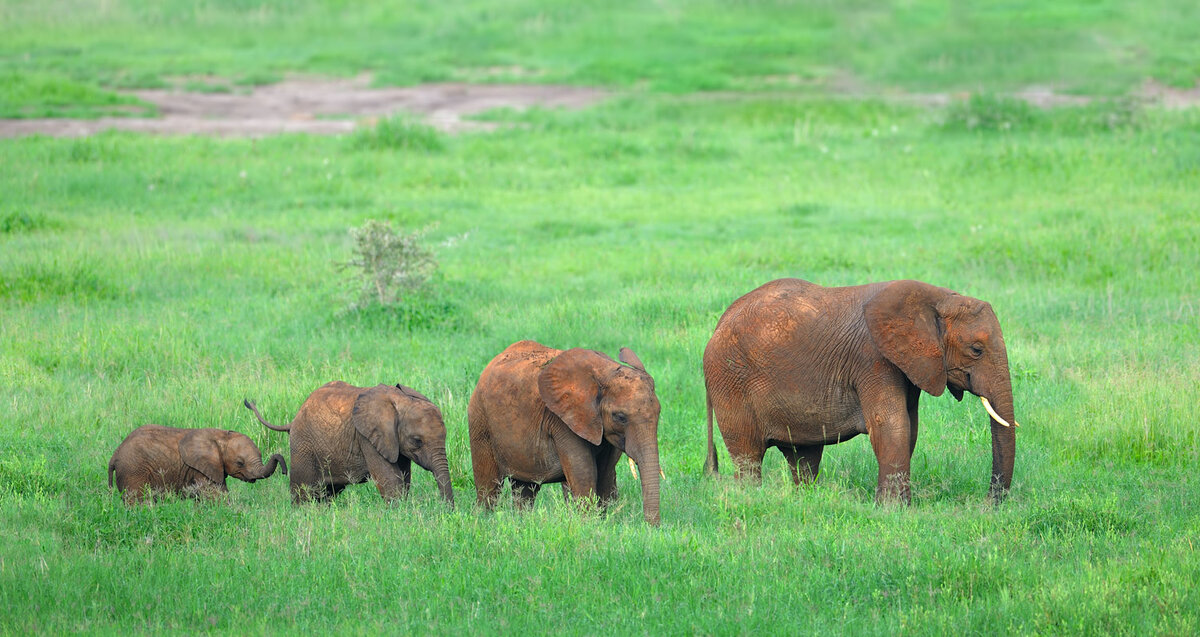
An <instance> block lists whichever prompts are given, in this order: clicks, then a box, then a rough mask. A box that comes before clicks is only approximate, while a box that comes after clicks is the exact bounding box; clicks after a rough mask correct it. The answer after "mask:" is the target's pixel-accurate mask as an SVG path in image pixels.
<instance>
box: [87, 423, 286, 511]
mask: <svg viewBox="0 0 1200 637" xmlns="http://www.w3.org/2000/svg"><path fill="white" fill-rule="evenodd" d="M276 465H279V467H280V469H281V470H282V471H283V475H287V472H288V470H287V463H286V462H284V460H283V456H281V455H279V454H275V455H273V456H271V459H270V462H268V463H267V464H266V465H264V464H263V462H262V452H260V451H259V450H258V446H257V445H255V444H254V442H253V441H252V440H250V438H249V436H246V435H245V434H241V433H238V432H236V431H226V430H224V429H178V428H176V427H164V426H162V425H142V426H141V427H138V428H137V429H134V430H133V431H132V432H130V434H129V435H128V436H126V437H125V440H124V441H122V442H121V444H120V446H118V447H117V450H116V451H115V452H113V456H112V459H111V460H109V461H108V486H109V487H112V486H113V483H114V481H113V479H114V477H115V478H116V487H117V489H118V490H120V491H121V492H123V493H124V494H125V502H126V503H128V504H132V503H134V502H138V501H141V500H142V498H144V497H146V496H148V495H153V494H154V493H161V492H165V491H172V492H175V493H180V494H183V495H188V496H196V495H198V494H199V493H200V492H202V491H211V490H216V491H220V492H224V491H228V488H226V486H225V477H226V476H233V477H235V478H237V479H239V480H244V481H246V482H254V481H255V480H259V479H262V478H269V477H271V475H272V474H274V473H275V466H276ZM147 487H149V489H147Z"/></svg>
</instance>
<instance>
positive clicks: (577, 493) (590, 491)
mask: <svg viewBox="0 0 1200 637" xmlns="http://www.w3.org/2000/svg"><path fill="white" fill-rule="evenodd" d="M554 444H555V447H556V448H557V449H558V459H559V462H560V463H561V464H562V469H563V477H564V478H565V479H566V481H567V487H568V488H569V489H570V490H571V496H572V497H574V498H575V499H577V500H582V499H585V498H591V497H594V496H595V495H596V473H597V467H596V458H595V456H593V455H592V449H594V448H595V447H592V446H591V444H590V443H589V442H587V441H586V440H584V439H583V438H580V437H579V436H577V435H575V434H574V433H573V432H571V431H570V430H568V429H567V427H566V425H562V431H561V432H559V435H557V436H554Z"/></svg>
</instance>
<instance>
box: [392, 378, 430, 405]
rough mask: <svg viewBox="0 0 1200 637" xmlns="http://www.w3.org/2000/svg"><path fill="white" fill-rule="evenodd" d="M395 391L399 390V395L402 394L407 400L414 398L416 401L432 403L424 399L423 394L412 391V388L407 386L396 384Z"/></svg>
mask: <svg viewBox="0 0 1200 637" xmlns="http://www.w3.org/2000/svg"><path fill="white" fill-rule="evenodd" d="M396 389H399V390H400V393H401V394H404V395H405V396H408V397H409V398H416V399H418V400H423V401H425V402H427V403H432V402H433V401H432V400H429V399H428V398H426V397H425V394H422V393H421V392H419V391H417V390H415V389H413V388H412V387H409V386H408V385H401V384H400V383H396Z"/></svg>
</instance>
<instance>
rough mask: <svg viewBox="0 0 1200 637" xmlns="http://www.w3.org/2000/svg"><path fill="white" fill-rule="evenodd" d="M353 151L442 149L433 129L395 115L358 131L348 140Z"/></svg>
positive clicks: (438, 137) (438, 135)
mask: <svg viewBox="0 0 1200 637" xmlns="http://www.w3.org/2000/svg"><path fill="white" fill-rule="evenodd" d="M350 146H351V147H352V148H354V149H356V150H419V151H425V152H438V151H441V150H442V149H443V148H445V142H444V141H443V140H442V135H441V133H439V132H437V130H435V129H434V128H433V127H432V126H429V125H427V124H422V123H420V122H417V121H413V120H412V119H411V118H409V117H405V116H402V115H396V116H392V117H385V118H383V119H381V120H379V121H378V122H376V123H375V125H374V126H369V127H360V128H358V129H357V130H355V131H354V134H353V135H352V136H351V137H350Z"/></svg>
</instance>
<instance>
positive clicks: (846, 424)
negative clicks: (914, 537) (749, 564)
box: [704, 279, 1016, 502]
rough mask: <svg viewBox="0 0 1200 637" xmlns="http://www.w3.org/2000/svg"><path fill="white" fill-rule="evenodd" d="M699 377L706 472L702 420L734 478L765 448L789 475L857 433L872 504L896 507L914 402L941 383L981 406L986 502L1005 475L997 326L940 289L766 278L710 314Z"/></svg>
mask: <svg viewBox="0 0 1200 637" xmlns="http://www.w3.org/2000/svg"><path fill="white" fill-rule="evenodd" d="M704 384H705V392H706V401H707V405H708V455H707V458H706V462H705V467H706V470H708V471H709V472H714V473H715V472H716V471H717V454H716V446H715V444H714V441H713V437H712V426H713V418H714V417H715V418H716V421H717V425H718V427H719V428H720V431H721V437H722V438H723V439H724V441H725V446H726V448H728V450H729V454H730V455H731V456H732V457H733V459H734V462H735V464H736V465H737V466H736V473H737V475H739V476H744V477H749V478H752V479H755V480H758V479H760V477H761V468H762V460H763V455H764V454H765V453H766V450H767V449H768V448H770V447H777V448H779V450H780V451H782V452H783V454H784V456H785V457H786V458H787V461H788V464H789V466H790V467H791V471H792V479H793V480H794V481H795V482H797V483H799V482H800V481H801V480H811V479H812V478H814V477H815V476H816V475H817V471H818V469H819V468H820V463H821V455H822V453H823V451H824V448H825V446H826V445H831V444H836V443H839V442H842V441H844V440H849V439H850V438H853V437H855V436H857V435H859V434H863V433H865V434H868V435H870V437H871V447H872V449H873V450H874V451H875V457H876V459H877V460H878V462H879V481H878V485H877V487H876V499H877V500H879V501H884V500H900V501H904V502H908V501H909V499H910V493H909V464H910V461H911V458H912V452H913V448H914V447H915V445H916V443H917V403H918V400H919V398H920V395H921V392H922V391H925V392H927V393H929V394H931V395H933V396H940V395H942V392H944V391H945V390H946V389H947V388H949V389H950V392H951V394H953V395H954V397H955V398H957V399H959V400H962V396H963V392H964V391H969V392H971V393H973V394H975V395H977V396H980V397H981V398H983V399H984V405H985V407H988V408H989V414H990V417H991V422H992V476H991V481H990V484H991V486H990V491H989V493H990V496H991V497H992V499H994V500H996V501H998V500H1000V499H1002V498H1003V497H1004V495H1005V494H1006V493H1007V491H1008V489H1009V487H1010V486H1011V484H1012V476H1013V462H1014V457H1015V453H1016V435H1015V432H1014V430H1013V428H1012V427H1011V426H1009V423H1012V424H1015V423H1016V421H1015V419H1014V416H1013V394H1012V382H1011V380H1010V376H1009V369H1008V353H1007V349H1006V347H1005V344H1004V337H1003V335H1002V334H1001V332H1000V323H999V321H998V320H997V318H996V314H995V313H994V312H993V311H992V307H991V306H990V305H989V304H987V303H986V302H984V301H980V300H979V299H974V298H971V297H968V296H962V295H959V294H957V293H955V292H952V291H951V290H948V289H946V288H939V287H935V286H932V285H929V284H928V283H921V282H919V281H890V282H886V283H873V284H870V285H859V286H853V287H841V288H826V287H822V286H820V285H816V284H814V283H809V282H808V281H802V280H800V279H779V280H777V281H771V282H770V283H767V284H765V285H763V286H762V287H759V288H758V289H756V290H754V291H752V292H750V293H748V294H746V295H745V296H743V297H741V298H739V299H738V300H736V301H734V303H733V304H732V305H730V306H729V309H727V310H726V311H725V314H724V315H723V316H722V317H721V319H720V321H719V322H718V323H717V328H716V331H715V332H714V333H713V336H712V338H711V339H710V340H709V342H708V346H707V347H706V348H705V350H704ZM993 405H994V409H992V407H991V406H993Z"/></svg>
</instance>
